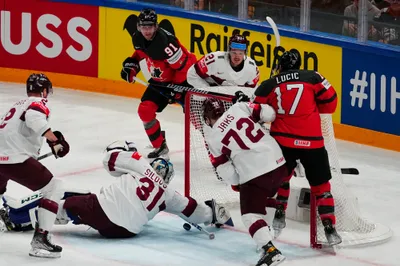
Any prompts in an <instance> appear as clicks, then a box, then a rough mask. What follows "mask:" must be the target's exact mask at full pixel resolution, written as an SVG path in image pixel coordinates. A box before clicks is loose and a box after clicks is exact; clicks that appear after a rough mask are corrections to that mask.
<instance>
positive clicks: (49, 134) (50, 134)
mask: <svg viewBox="0 0 400 266" xmlns="http://www.w3.org/2000/svg"><path fill="white" fill-rule="evenodd" d="M43 137H45V138H46V139H48V140H49V141H51V142H55V141H57V140H58V138H57V137H56V135H54V133H53V131H52V130H51V129H50V128H49V129H48V130H47V131H46V132H45V133H44V134H43Z"/></svg>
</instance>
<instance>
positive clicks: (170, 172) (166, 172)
mask: <svg viewBox="0 0 400 266" xmlns="http://www.w3.org/2000/svg"><path fill="white" fill-rule="evenodd" d="M150 165H151V167H153V169H154V171H155V172H156V173H157V174H158V175H159V176H160V177H162V178H163V179H164V182H165V183H166V184H167V185H168V184H169V183H170V182H171V180H172V178H173V177H174V174H175V171H174V166H173V165H172V163H171V162H169V161H167V160H165V159H163V158H156V159H154V160H153V161H152V162H151V163H150Z"/></svg>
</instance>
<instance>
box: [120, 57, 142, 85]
mask: <svg viewBox="0 0 400 266" xmlns="http://www.w3.org/2000/svg"><path fill="white" fill-rule="evenodd" d="M139 71H140V66H139V63H138V62H137V61H136V60H135V59H133V58H132V57H128V58H127V59H125V61H124V62H123V63H122V70H121V78H122V79H123V80H125V81H127V82H129V83H135V79H134V78H135V77H136V75H137V73H139Z"/></svg>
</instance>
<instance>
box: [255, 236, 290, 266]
mask: <svg viewBox="0 0 400 266" xmlns="http://www.w3.org/2000/svg"><path fill="white" fill-rule="evenodd" d="M262 252H263V253H262V256H261V258H260V260H259V261H258V262H257V264H256V266H275V265H278V264H279V263H281V262H282V261H284V260H285V259H286V258H285V256H283V255H282V253H281V252H280V251H279V250H278V249H277V248H276V247H275V246H274V244H272V242H271V241H269V242H268V243H267V244H266V245H265V246H263V247H262Z"/></svg>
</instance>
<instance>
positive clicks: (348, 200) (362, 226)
mask: <svg viewBox="0 0 400 266" xmlns="http://www.w3.org/2000/svg"><path fill="white" fill-rule="evenodd" d="M205 90H207V91H212V92H216V93H222V94H228V95H227V97H223V96H215V95H205V94H203V93H197V92H187V94H186V98H185V125H184V127H185V140H184V144H185V155H184V156H185V158H184V159H185V180H184V189H185V195H186V196H192V197H194V198H196V200H200V201H204V200H208V199H211V198H214V199H216V200H217V202H220V203H223V204H225V205H227V206H228V207H231V208H232V207H239V193H237V192H234V191H232V190H231V187H230V185H228V184H226V183H225V182H223V181H220V180H218V179H217V173H216V171H215V169H214V167H213V166H212V165H211V162H210V159H209V153H208V149H207V147H206V143H205V140H204V138H203V131H202V128H203V126H204V121H203V118H202V102H203V101H204V100H205V99H206V98H207V97H217V98H219V99H221V100H222V101H223V102H224V105H225V107H226V109H227V108H229V107H230V106H231V105H232V100H231V99H232V96H233V95H234V93H235V91H237V90H242V91H243V90H245V91H244V92H245V93H246V94H247V95H248V96H250V97H251V96H252V90H251V89H248V88H242V87H210V88H206V89H205ZM229 95H231V96H229ZM321 127H322V130H323V135H324V141H325V147H326V149H327V151H328V154H329V161H330V165H331V169H332V170H331V172H332V180H331V186H332V194H333V197H334V199H335V204H336V206H335V214H336V217H337V223H336V228H337V231H338V233H339V234H340V235H341V236H342V238H343V243H342V244H341V246H342V247H346V246H356V245H367V244H376V243H378V242H383V241H386V240H388V239H389V238H390V237H391V236H392V231H391V229H390V228H388V227H386V226H384V225H382V224H377V223H373V222H371V221H369V220H367V219H365V218H364V217H362V215H361V212H360V210H359V207H358V204H357V198H356V197H355V196H354V195H353V194H352V193H351V191H350V190H349V189H348V188H347V187H346V185H345V182H344V179H343V175H342V173H341V171H340V169H341V167H340V164H339V154H338V151H337V147H336V140H335V136H334V130H333V124H332V117H331V115H321ZM349 178H350V177H349ZM293 183H295V182H293V179H292V181H291V190H292V189H293V188H294V184H293ZM304 188H308V185H307V184H306V185H305V186H304ZM309 209H310V245H311V246H312V247H314V248H320V247H323V246H324V245H327V241H326V238H325V234H324V230H323V226H322V223H321V221H320V219H319V217H318V215H317V212H316V204H315V197H312V196H311V197H310V206H309Z"/></svg>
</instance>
